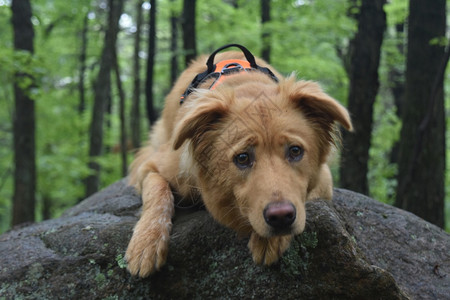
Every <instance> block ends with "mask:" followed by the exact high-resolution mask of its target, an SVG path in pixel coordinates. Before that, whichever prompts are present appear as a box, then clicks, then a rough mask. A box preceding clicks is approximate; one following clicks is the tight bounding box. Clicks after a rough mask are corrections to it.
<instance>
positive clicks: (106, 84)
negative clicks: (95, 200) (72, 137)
mask: <svg viewBox="0 0 450 300" xmlns="http://www.w3.org/2000/svg"><path fill="white" fill-rule="evenodd" d="M108 3H109V16H108V28H107V30H106V33H105V41H104V45H103V50H102V55H101V58H100V70H99V72H98V75H97V80H96V82H95V85H94V107H93V110H92V121H91V128H90V139H89V159H90V161H89V168H90V169H91V172H92V174H91V175H90V176H88V177H87V178H86V197H88V196H90V195H92V194H94V193H95V192H97V191H98V189H99V186H100V164H99V163H98V162H97V161H96V160H97V158H98V157H99V156H100V155H101V154H102V152H103V123H104V114H105V110H106V106H107V105H108V97H109V95H110V90H111V67H112V65H111V64H112V62H113V49H114V47H115V45H116V40H117V33H118V31H119V18H120V15H121V14H122V8H123V0H109V2H108Z"/></svg>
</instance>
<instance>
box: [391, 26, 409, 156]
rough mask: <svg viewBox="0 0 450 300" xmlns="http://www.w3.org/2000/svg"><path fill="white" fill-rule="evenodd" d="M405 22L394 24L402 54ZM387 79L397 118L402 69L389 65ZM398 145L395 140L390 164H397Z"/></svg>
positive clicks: (399, 111)
mask: <svg viewBox="0 0 450 300" xmlns="http://www.w3.org/2000/svg"><path fill="white" fill-rule="evenodd" d="M404 28H405V23H399V24H396V25H395V32H396V39H397V45H396V46H397V50H398V52H399V53H400V54H401V55H402V56H404V55H405V44H404V42H403V34H404ZM388 81H389V83H390V88H391V92H392V96H393V97H394V104H395V107H396V108H397V110H396V115H397V117H398V118H399V119H401V116H402V108H403V101H404V94H405V80H404V71H403V70H401V69H399V68H398V67H396V66H391V68H390V70H389V73H388ZM398 146H399V142H398V141H396V142H395V143H394V145H393V146H392V149H391V154H390V156H389V160H390V163H391V164H397V162H398Z"/></svg>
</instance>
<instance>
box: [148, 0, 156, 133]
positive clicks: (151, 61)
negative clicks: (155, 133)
mask: <svg viewBox="0 0 450 300" xmlns="http://www.w3.org/2000/svg"><path fill="white" fill-rule="evenodd" d="M150 6H151V7H150V19H149V31H148V60H147V72H146V73H147V74H146V75H147V76H146V80H145V97H146V107H147V119H148V122H149V125H150V126H151V125H153V124H154V123H155V122H156V119H157V115H156V111H155V107H154V101H153V69H154V65H155V51H156V0H150Z"/></svg>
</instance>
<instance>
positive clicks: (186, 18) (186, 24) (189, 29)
mask: <svg viewBox="0 0 450 300" xmlns="http://www.w3.org/2000/svg"><path fill="white" fill-rule="evenodd" d="M195 6H196V0H184V2H183V18H182V27H183V48H184V63H185V65H186V67H187V66H188V65H189V63H190V62H191V61H192V60H193V59H194V58H196V57H197V46H196V36H195Z"/></svg>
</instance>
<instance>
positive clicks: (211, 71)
mask: <svg viewBox="0 0 450 300" xmlns="http://www.w3.org/2000/svg"><path fill="white" fill-rule="evenodd" d="M230 47H237V48H239V49H240V50H241V51H242V52H243V53H244V55H245V58H246V59H247V61H248V63H249V64H250V68H245V67H243V66H242V65H241V64H240V63H239V60H236V62H234V63H229V64H227V65H226V67H224V68H223V69H222V70H217V69H216V67H217V66H216V64H214V57H215V56H216V54H217V53H219V52H220V51H222V50H224V49H227V48H230ZM206 66H207V69H206V71H205V72H203V73H200V74H197V75H196V76H195V77H194V79H193V80H192V82H191V84H189V86H188V88H187V89H186V90H185V91H184V93H183V95H181V98H180V104H183V102H184V101H185V99H186V97H187V96H189V94H190V93H192V91H193V90H194V89H196V88H197V87H198V86H199V85H200V84H201V83H202V82H204V81H205V80H206V79H208V78H211V77H215V79H216V80H215V81H214V83H213V84H212V85H211V86H210V87H209V88H210V89H211V88H212V87H213V86H214V85H215V84H216V82H217V80H218V79H219V78H220V77H221V76H222V75H228V74H232V73H235V72H242V71H252V70H257V71H260V72H263V73H264V74H267V75H268V76H269V77H270V78H272V79H273V80H274V81H275V82H278V78H277V77H276V76H275V74H273V73H272V71H270V69H269V68H265V67H260V66H258V65H257V64H256V61H255V57H254V56H253V54H252V53H251V52H250V51H249V50H248V49H247V48H245V47H244V46H242V45H239V44H229V45H225V46H222V47H220V48H218V49H217V50H215V51H214V52H213V53H211V55H210V56H209V58H208V60H207V61H206Z"/></svg>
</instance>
